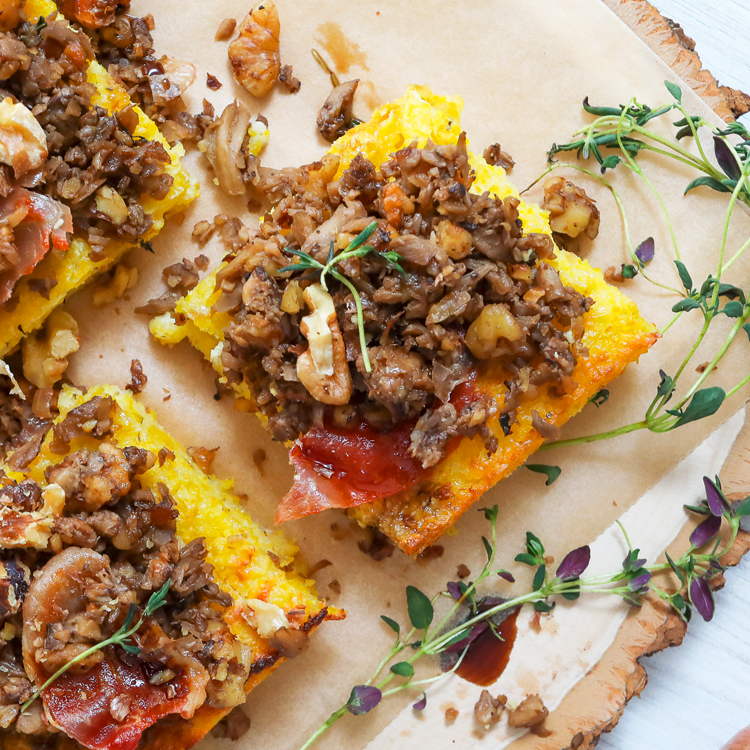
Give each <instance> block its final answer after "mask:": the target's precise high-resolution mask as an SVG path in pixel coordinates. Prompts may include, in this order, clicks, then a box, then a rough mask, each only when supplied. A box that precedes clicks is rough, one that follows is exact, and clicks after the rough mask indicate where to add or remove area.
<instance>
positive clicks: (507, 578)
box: [497, 570, 516, 583]
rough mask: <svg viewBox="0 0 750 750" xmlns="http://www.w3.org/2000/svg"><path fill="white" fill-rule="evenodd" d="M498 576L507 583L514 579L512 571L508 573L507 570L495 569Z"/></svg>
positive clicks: (512, 581) (514, 580)
mask: <svg viewBox="0 0 750 750" xmlns="http://www.w3.org/2000/svg"><path fill="white" fill-rule="evenodd" d="M497 574H498V576H500V578H502V579H503V580H504V581H507V582H508V583H515V582H516V579H515V578H514V577H513V574H512V573H509V572H508V571H507V570H498V571H497Z"/></svg>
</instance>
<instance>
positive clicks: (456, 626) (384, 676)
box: [300, 477, 750, 750]
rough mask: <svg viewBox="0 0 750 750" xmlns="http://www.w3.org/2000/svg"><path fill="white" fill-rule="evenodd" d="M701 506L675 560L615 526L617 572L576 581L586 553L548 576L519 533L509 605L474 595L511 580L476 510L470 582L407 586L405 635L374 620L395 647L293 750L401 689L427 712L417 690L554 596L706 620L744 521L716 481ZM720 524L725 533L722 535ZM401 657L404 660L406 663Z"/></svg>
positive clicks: (540, 555) (490, 511) (743, 512)
mask: <svg viewBox="0 0 750 750" xmlns="http://www.w3.org/2000/svg"><path fill="white" fill-rule="evenodd" d="M704 486H705V488H706V499H705V500H704V501H702V502H701V503H700V504H699V505H698V506H685V507H686V509H687V510H689V511H691V512H693V513H696V514H701V515H704V516H706V518H705V519H704V520H703V521H702V522H701V523H700V524H699V525H698V526H696V528H695V529H694V531H693V533H692V535H691V537H690V546H689V547H688V549H687V550H686V551H685V552H684V553H683V554H682V555H681V556H680V557H679V558H677V559H673V558H672V557H670V556H669V554H666V560H667V561H666V562H665V563H656V564H653V565H647V564H646V562H647V561H646V559H645V558H642V557H641V553H640V550H639V549H637V548H633V546H632V545H631V543H630V539H629V538H628V535H627V532H626V531H625V529H624V528H623V527H622V525H621V524H620V523H619V521H618V525H620V529H621V530H622V533H623V536H624V539H625V542H626V544H627V547H628V553H627V555H626V557H625V559H624V560H623V562H622V565H621V567H620V569H618V570H616V571H614V572H612V573H608V574H604V575H594V576H590V577H588V578H582V576H583V574H584V572H585V571H586V569H587V568H588V566H589V563H590V560H591V549H590V547H588V546H583V547H579V548H578V549H574V550H573V551H571V552H569V553H568V554H567V555H566V556H565V557H564V558H563V560H562V562H561V563H560V564H559V565H558V566H557V569H555V570H553V569H552V567H551V564H550V563H549V562H548V560H549V558H548V557H547V556H546V554H545V548H544V545H543V544H542V542H541V541H540V539H539V538H538V537H537V536H535V535H534V534H532V533H531V532H527V533H526V544H525V549H524V551H523V552H521V553H519V554H518V555H516V557H515V561H516V562H518V563H521V564H523V565H527V566H529V567H531V568H533V569H534V576H533V581H532V584H531V589H530V590H529V591H526V592H525V593H520V594H516V595H514V596H512V597H511V598H508V599H504V598H500V597H498V596H493V595H486V596H483V597H480V596H479V587H480V584H483V583H485V582H489V581H490V580H494V578H495V577H496V576H497V577H500V578H502V579H504V580H506V581H508V582H509V583H515V579H514V577H513V576H512V575H511V573H509V572H508V571H507V570H505V569H504V568H501V567H498V565H497V561H496V557H497V517H498V506H497V505H495V506H493V507H492V508H483V509H482V512H483V513H484V515H485V517H486V519H487V520H488V521H489V523H490V532H491V533H490V539H487V538H486V537H482V543H483V545H484V548H485V550H486V553H487V562H486V563H485V565H484V567H483V568H482V570H481V572H480V573H479V575H478V576H477V579H476V580H475V581H470V582H468V583H465V582H463V581H458V582H456V581H450V582H448V583H447V584H446V586H445V588H444V589H443V590H441V591H439V592H438V593H437V594H435V595H434V596H432V597H429V596H427V594H425V593H423V592H422V591H420V590H419V589H418V588H416V587H414V586H407V587H406V603H407V612H408V617H409V626H408V628H402V627H401V625H400V624H399V623H398V622H397V621H396V620H394V619H392V618H390V617H387V616H385V615H381V619H382V620H383V622H384V623H385V624H386V625H387V626H388V627H389V628H390V629H391V630H392V631H393V632H394V633H395V635H396V640H395V642H394V644H393V646H392V647H391V649H390V650H389V651H388V653H387V654H386V655H385V656H384V657H383V659H382V660H381V662H380V663H379V664H378V666H377V667H376V669H375V670H374V672H373V673H372V675H371V676H370V678H369V679H368V680H367V682H365V683H364V684H362V685H355V686H354V687H353V688H352V690H351V692H350V694H349V698H348V699H347V700H346V702H345V703H344V704H343V705H341V706H340V707H339V708H337V709H336V710H335V711H334V712H333V713H332V714H331V715H330V716H329V717H328V719H327V720H326V721H325V722H323V724H321V726H320V727H318V729H317V730H315V732H313V734H312V735H311V736H310V738H309V739H308V740H307V741H306V742H305V744H304V745H302V747H301V748H300V750H307V749H308V748H310V747H311V746H312V745H313V744H314V743H315V742H316V740H317V739H318V738H319V737H320V736H321V735H323V734H324V733H325V732H327V731H328V729H330V728H331V727H332V726H333V725H334V724H335V723H336V722H337V721H339V720H340V719H341V718H342V717H344V716H345V715H346V714H347V713H349V714H353V715H354V716H360V715H362V714H365V713H368V712H369V711H371V710H373V709H374V708H375V707H376V706H378V705H379V704H380V703H381V701H382V700H383V699H384V698H388V697H390V696H393V695H396V694H398V693H400V692H403V691H405V690H410V691H415V692H417V693H419V694H420V696H421V697H420V698H419V699H418V700H417V702H416V703H414V704H413V708H414V709H415V710H422V709H424V708H425V707H426V705H427V695H426V693H425V690H424V688H425V687H426V686H427V685H429V684H431V683H434V682H437V681H439V680H443V679H445V678H446V677H448V676H449V675H450V674H453V673H454V672H455V671H456V670H457V669H458V668H459V667H460V665H461V662H462V660H463V659H464V657H465V656H466V654H467V653H468V652H469V651H470V649H471V646H472V643H473V642H474V640H475V639H476V637H478V635H479V634H481V633H483V632H486V631H487V630H490V631H491V632H493V633H494V634H495V636H496V637H498V638H501V636H500V634H499V633H498V630H497V628H496V627H495V625H494V621H495V620H496V618H497V617H498V615H501V614H503V613H509V612H510V611H512V610H515V609H516V608H518V607H521V606H524V605H530V606H532V607H533V608H534V609H535V610H536V611H537V612H540V613H548V612H551V611H552V610H553V609H554V608H555V606H556V597H563V598H564V599H567V600H569V601H575V600H576V599H578V598H579V597H580V596H581V595H583V594H586V595H588V594H604V595H612V596H618V597H620V598H621V599H622V600H623V601H624V602H625V603H627V604H630V605H634V606H641V605H642V604H643V599H644V597H645V596H646V595H647V594H649V593H653V594H655V595H656V596H658V597H659V598H660V599H661V600H663V601H664V602H666V603H667V604H668V605H669V606H670V607H672V608H673V609H674V610H675V611H676V612H677V613H678V614H679V616H680V617H681V618H682V619H683V620H685V621H686V622H687V621H689V620H690V618H691V614H692V611H693V609H695V610H697V611H698V613H699V614H700V615H701V617H703V619H704V620H706V621H709V620H711V619H712V617H713V614H714V600H713V594H712V592H711V586H710V580H711V578H713V577H714V576H716V575H718V574H719V573H721V572H723V570H724V567H723V565H722V563H721V558H722V557H723V556H724V555H725V554H726V553H727V552H728V551H729V550H730V549H731V548H732V546H733V544H734V542H735V540H736V538H737V534H738V531H739V528H740V521H741V519H742V518H743V517H744V516H750V498H747V499H746V500H744V501H743V502H741V503H737V504H735V505H732V504H730V503H729V501H728V500H727V498H726V496H725V495H724V493H723V491H722V489H721V484H720V482H719V479H718V477H717V478H716V479H715V480H711V479H710V478H708V477H705V478H704ZM723 524H724V525H725V526H726V527H728V530H727V533H725V534H722V530H723ZM669 571H671V572H672V573H674V576H675V578H674V579H672V583H673V584H674V585H672V586H671V588H670V587H667V586H665V585H659V584H658V583H657V582H656V581H655V580H654V575H655V574H657V573H663V572H666V573H669ZM444 600H448V601H449V602H450V605H449V606H448V608H447V611H443V613H442V614H441V616H439V617H438V618H436V616H435V615H436V611H435V610H436V605H437V604H438V602H441V601H444ZM446 652H454V653H455V652H458V653H459V656H458V659H457V661H456V663H455V664H454V665H453V666H452V668H451V669H450V670H448V671H446V672H443V673H440V674H437V675H436V676H434V677H428V678H420V679H416V678H415V666H414V665H415V664H416V663H417V662H419V661H420V660H421V659H423V658H424V657H435V656H439V655H441V654H445V653H446ZM407 654H408V656H406V655H407Z"/></svg>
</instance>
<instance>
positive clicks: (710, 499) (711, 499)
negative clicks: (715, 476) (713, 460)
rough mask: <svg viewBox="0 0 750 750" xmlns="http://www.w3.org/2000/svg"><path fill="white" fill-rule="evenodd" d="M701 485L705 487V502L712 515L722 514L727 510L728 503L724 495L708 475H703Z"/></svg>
mask: <svg viewBox="0 0 750 750" xmlns="http://www.w3.org/2000/svg"><path fill="white" fill-rule="evenodd" d="M703 486H704V487H705V488H706V502H707V503H708V509H709V510H710V511H711V513H712V514H713V515H714V516H723V515H724V514H725V513H728V512H729V503H728V502H727V501H726V498H725V497H724V493H723V492H722V491H721V489H720V488H719V487H718V486H717V485H716V483H715V482H712V481H711V480H710V479H709V478H708V477H703Z"/></svg>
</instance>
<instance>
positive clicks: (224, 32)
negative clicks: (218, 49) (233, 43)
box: [214, 18, 237, 42]
mask: <svg viewBox="0 0 750 750" xmlns="http://www.w3.org/2000/svg"><path fill="white" fill-rule="evenodd" d="M236 28H237V21H236V20H235V19H234V18H225V19H224V20H223V21H222V22H221V23H220V24H219V28H218V29H216V36H215V37H214V39H215V40H216V41H217V42H225V41H226V40H227V39H229V37H230V36H232V34H234V30H235V29H236Z"/></svg>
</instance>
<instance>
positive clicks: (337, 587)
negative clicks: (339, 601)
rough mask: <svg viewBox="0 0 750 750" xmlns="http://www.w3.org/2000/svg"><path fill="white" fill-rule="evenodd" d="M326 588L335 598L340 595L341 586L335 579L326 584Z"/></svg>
mask: <svg viewBox="0 0 750 750" xmlns="http://www.w3.org/2000/svg"><path fill="white" fill-rule="evenodd" d="M328 588H329V589H331V591H333V593H334V594H336V595H337V596H338V595H339V594H340V593H341V584H340V583H339V582H338V581H337V580H336V579H335V578H334V579H333V580H332V581H331V582H330V583H329V584H328Z"/></svg>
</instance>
